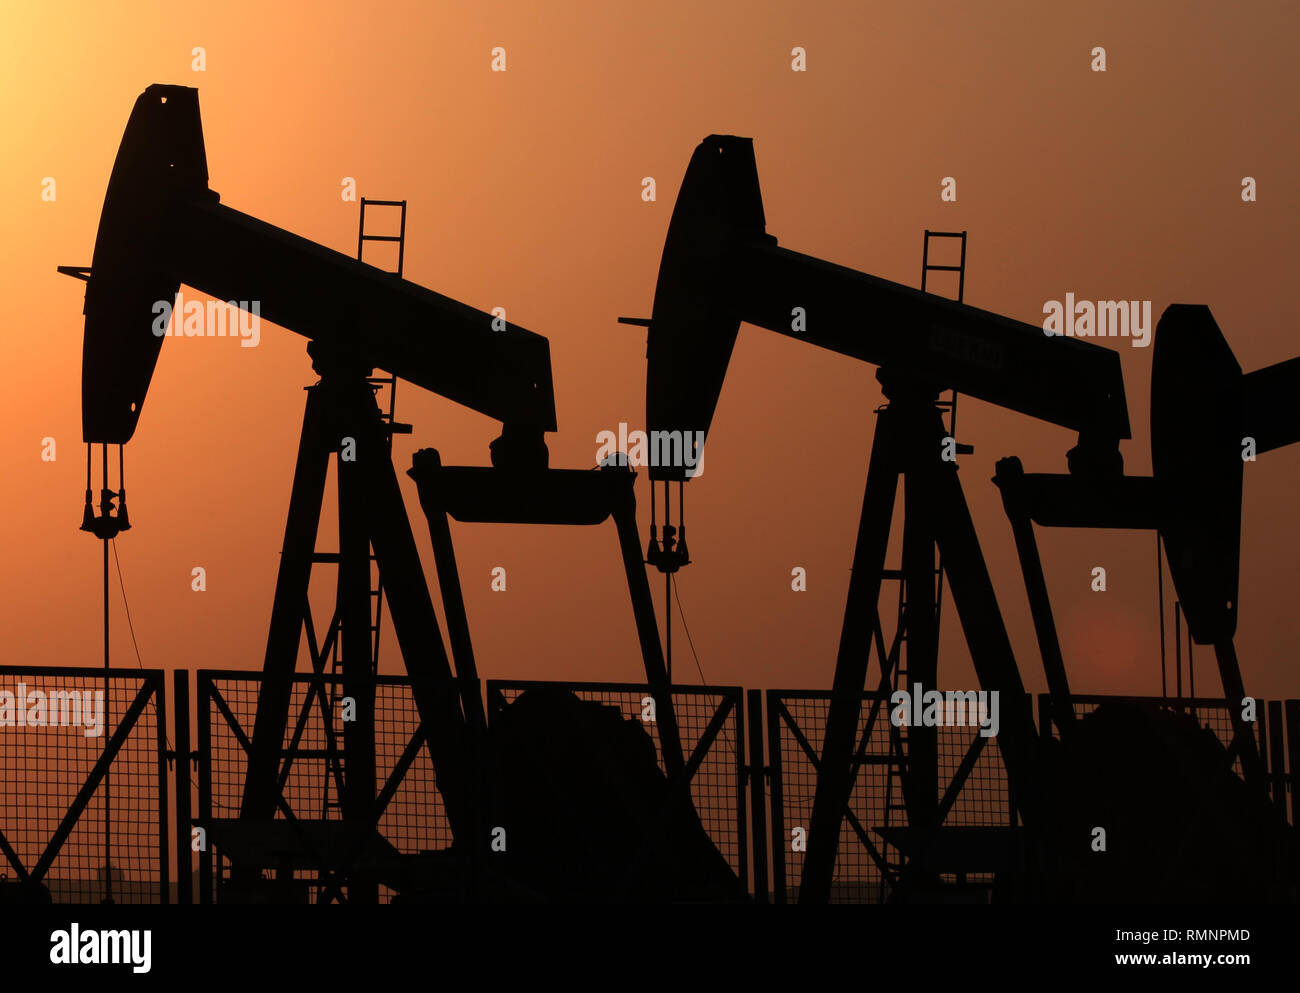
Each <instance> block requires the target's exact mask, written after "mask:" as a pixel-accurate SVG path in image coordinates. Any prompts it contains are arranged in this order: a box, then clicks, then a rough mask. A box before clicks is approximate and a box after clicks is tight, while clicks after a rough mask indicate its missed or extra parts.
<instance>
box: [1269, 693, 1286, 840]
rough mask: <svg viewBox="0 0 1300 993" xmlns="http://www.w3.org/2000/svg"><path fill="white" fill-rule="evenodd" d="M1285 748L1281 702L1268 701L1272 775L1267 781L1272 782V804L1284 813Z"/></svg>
mask: <svg viewBox="0 0 1300 993" xmlns="http://www.w3.org/2000/svg"><path fill="white" fill-rule="evenodd" d="M1284 750H1285V746H1284V745H1283V742H1282V701H1281V700H1270V701H1268V753H1269V761H1268V769H1269V772H1271V773H1272V775H1271V776H1269V779H1271V780H1272V781H1273V803H1275V804H1276V805H1277V807H1278V809H1279V810H1281V811H1282V812H1283V814H1284V815H1285V813H1286V780H1285V779H1284V774H1285V772H1286V756H1285V755H1284Z"/></svg>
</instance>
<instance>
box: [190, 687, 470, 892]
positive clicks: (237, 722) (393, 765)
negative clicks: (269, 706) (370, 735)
mask: <svg viewBox="0 0 1300 993" xmlns="http://www.w3.org/2000/svg"><path fill="white" fill-rule="evenodd" d="M261 683H262V676H261V674H260V673H247V672H214V671H201V672H199V674H198V720H199V725H200V727H199V741H200V746H199V753H200V754H199V762H200V790H199V820H200V823H205V822H207V821H210V820H212V819H213V818H216V819H218V820H221V819H228V818H234V817H238V816H239V811H240V805H241V800H242V796H243V790H244V784H245V779H246V777H247V773H248V757H249V745H250V743H251V737H252V731H253V722H254V718H255V716H256V712H257V699H258V693H259V691H260V689H261ZM345 716H350V715H345V711H344V705H343V698H342V678H341V677H335V676H331V675H324V676H315V675H311V674H298V675H295V676H294V677H293V680H292V683H291V691H290V703H289V720H288V722H287V724H286V727H285V734H284V739H283V741H282V742H281V753H280V758H281V765H280V776H279V780H280V795H281V797H282V798H283V802H284V806H285V807H287V808H288V811H289V813H286V812H285V810H284V809H283V807H277V809H276V811H275V814H274V817H275V819H277V820H288V819H290V817H292V818H293V819H294V820H297V821H302V822H319V821H341V820H342V817H343V811H342V807H341V805H340V804H341V796H342V791H343V785H344V779H343V761H342V756H343V747H344V720H345ZM374 727H375V768H376V787H377V789H379V790H380V791H382V792H384V793H385V794H386V795H389V796H390V799H389V800H388V802H387V804H386V806H385V807H384V809H383V813H382V815H381V816H380V818H379V820H378V823H377V824H376V827H377V829H378V831H379V833H380V834H381V835H382V836H383V838H384V839H386V840H387V842H388V843H389V844H390V845H392V846H393V848H395V849H396V850H397V851H398V852H399V853H401V854H407V855H411V854H418V853H420V852H431V851H441V850H444V849H446V848H448V847H450V845H451V842H452V836H451V827H450V823H449V821H448V818H447V812H446V808H445V806H444V804H443V800H442V795H441V794H440V793H439V792H438V786H437V776H436V774H435V771H434V767H433V762H432V760H431V759H430V757H429V752H428V749H427V748H426V747H424V739H423V734H422V732H421V730H420V715H419V711H418V709H417V707H416V704H415V699H414V696H413V694H412V692H411V684H410V680H409V679H406V678H402V677H397V676H379V677H377V680H376V686H375V713H374ZM230 870H231V864H230V861H229V859H228V858H226V857H225V856H224V855H223V854H222V852H221V849H220V845H219V844H217V843H215V842H214V844H213V845H212V846H210V847H209V849H208V850H207V851H206V852H204V853H203V854H202V855H201V857H200V874H201V879H203V880H206V881H207V882H206V883H204V884H203V886H202V889H206V890H207V893H206V894H203V895H202V898H205V899H215V900H218V901H219V900H220V899H221V893H222V891H223V889H224V886H225V884H226V883H227V882H228V881H229V879H230ZM294 875H295V877H299V878H301V879H302V880H304V881H305V882H306V883H307V884H308V885H307V886H306V893H307V897H308V899H309V900H311V901H313V902H315V901H317V900H319V899H320V898H321V897H322V891H321V884H320V878H319V872H312V871H307V872H302V871H298V872H295V874H294ZM379 895H380V899H381V900H382V901H385V902H387V901H389V900H391V898H392V896H393V893H392V892H391V891H390V890H388V889H387V888H385V887H380V893H379Z"/></svg>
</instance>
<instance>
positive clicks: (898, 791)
mask: <svg viewBox="0 0 1300 993" xmlns="http://www.w3.org/2000/svg"><path fill="white" fill-rule="evenodd" d="M935 238H957V239H960V241H961V256H960V260H959V261H958V263H957V265H943V264H939V263H934V262H931V261H930V241H931V239H935ZM932 272H955V273H957V296H956V298H955V299H956V300H957V302H958V303H964V302H965V300H964V297H965V294H966V232H965V231H931V230H929V229H928V228H927V229H926V231H925V238H924V241H923V244H922V253H921V292H922V293H928V292H930V290H929V288H928V284H929V278H928V277H929V274H930V273H932ZM936 405H937V406H938V408H939V410H940V411H941V416H943V417H946V423H945V425H944V428H945V430H946V432H947V434H948V436H949V437H950V438H953V439H955V438H956V436H957V434H956V433H957V391H956V390H950V391H948V394H947V395H946V396H944V397H941V398H940V399H939V400H938V401H936ZM956 451H957V452H959V453H966V452H969V451H971V449H970V447H969V446H964V445H957V446H956ZM937 558H938V561H937V563H936V565H935V570H934V586H933V588H932V589H930V590H926V591H924V592H920V593H919V595H918V594H917V593H915V592H914V593H912V594H911V596H910V600H911V602H910V603H909V591H908V589H907V583H906V581H905V579H904V575H905V574H904V572H903V569H902V568H901V566H900V568H897V569H884V570H883V571H882V572H881V579H882V580H894V581H896V582H897V583H898V620H897V624H896V627H895V634H894V640H893V644H892V645H891V646H890V649H889V653H888V655H887V656H885V657H882V658H881V660H880V663H881V666H882V667H883V668H884V670H885V678H886V679H889V680H891V687H892V690H891V692H897V691H899V690H905V689H908V688H909V687H908V683H909V680H908V673H907V652H906V651H905V646H906V644H907V624H908V616H909V610H911V609H913V608H915V609H931V608H933V610H934V622H935V627H936V629H937V628H938V625H939V619H940V613H941V609H942V606H943V558H942V556H938V557H937ZM877 625H879V620H877ZM877 634H878V635H879V631H878V632H877ZM883 643H884V640H883V637H878V638H877V644H878V645H883ZM935 688H936V687H933V686H932V687H930V689H935ZM889 738H890V755H889V760H888V761H887V762H886V763H885V765H886V773H885V806H884V822H885V826H886V827H888V826H889V823H890V818H891V817H892V816H899V817H901V819H902V821H903V823H906V822H907V813H906V812H907V804H906V803H905V802H904V800H903V788H902V779H903V777H904V776H905V775H906V774H907V757H908V755H909V751H908V744H909V743H908V735H907V728H906V727H897V726H895V725H894V723H893V721H892V720H891V721H890V722H889ZM881 852H882V855H883V857H884V861H885V863H886V865H887V866H889V868H890V869H891V870H892V871H893V872H894V873H895V874H897V873H901V871H902V869H903V865H904V859H903V857H902V854H901V853H898V852H896V850H895V849H894V848H893V846H890V845H887V844H886V845H885V846H883V847H882V850H881ZM891 852H894V853H895V854H894V856H893V857H892V858H891ZM895 878H897V875H896V877H895ZM884 898H885V889H884V887H882V888H881V899H882V900H883V899H884Z"/></svg>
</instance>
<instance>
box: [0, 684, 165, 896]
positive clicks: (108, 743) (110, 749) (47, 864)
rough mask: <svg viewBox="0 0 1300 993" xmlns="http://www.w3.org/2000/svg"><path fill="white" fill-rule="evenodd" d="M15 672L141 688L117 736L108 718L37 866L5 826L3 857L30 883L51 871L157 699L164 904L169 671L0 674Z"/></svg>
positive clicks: (160, 892)
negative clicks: (26, 860)
mask: <svg viewBox="0 0 1300 993" xmlns="http://www.w3.org/2000/svg"><path fill="white" fill-rule="evenodd" d="M15 676H17V677H22V676H37V677H41V676H44V677H47V678H59V677H68V678H75V679H95V680H102V679H110V680H112V679H116V680H131V681H138V682H139V683H140V687H139V689H138V690H136V694H135V697H134V699H133V700H132V701H131V703H130V704H129V705H128V706H127V709H126V712H125V713H124V714H123V715H122V719H121V721H120V722H119V723H118V725H117V726H116V727H115V728H113V729H112V733H111V734H110V733H109V728H108V727H107V720H106V721H105V727H104V747H103V750H102V751H101V752H100V756H99V758H98V759H97V760H96V761H95V764H94V765H93V766H92V767H91V769H90V771H89V772H88V773H87V774H86V778H85V779H84V781H83V782H82V784H81V786H80V787H79V789H78V790H77V793H76V795H75V796H74V797H73V799H72V801H71V803H69V805H68V809H67V810H66V811H65V812H64V814H63V817H62V818H60V821H59V826H58V827H57V828H55V830H54V833H53V835H52V836H51V837H50V839H49V840H48V841H47V842H46V845H45V848H44V850H43V851H42V853H41V855H40V857H39V859H38V860H37V862H36V865H34V866H33V867H32V868H31V869H28V868H27V867H25V866H24V865H23V864H22V862H21V860H20V859H19V858H18V855H17V853H16V852H15V851H14V850H13V848H12V847H11V845H10V844H9V842H8V840H7V839H6V838H5V837H4V834H3V831H2V830H0V855H3V856H4V861H5V862H6V863H8V864H9V865H10V866H11V867H12V868H13V869H14V871H15V872H16V873H17V874H18V878H19V879H20V880H21V881H23V882H24V883H30V884H36V883H39V882H40V881H41V880H42V879H44V878H45V877H46V874H47V873H48V872H49V870H50V868H51V867H52V866H53V864H54V862H55V860H56V859H57V858H58V856H59V852H60V851H62V849H63V845H64V843H65V842H66V841H67V840H68V837H69V836H70V835H71V834H72V831H73V829H74V828H75V827H76V826H77V822H78V821H80V819H81V816H82V815H83V814H84V813H85V812H86V808H87V807H88V806H89V805H90V801H91V800H92V799H93V798H94V795H95V793H96V791H97V790H98V789H99V787H100V785H101V784H102V783H103V781H104V778H105V776H108V775H111V774H112V771H113V762H114V761H115V760H116V758H117V756H118V753H119V752H120V751H121V749H122V746H123V745H124V744H125V743H126V740H127V738H128V737H130V735H131V733H132V732H133V731H134V730H135V729H136V727H137V726H138V724H139V719H140V716H141V714H143V713H144V710H145V708H146V707H147V706H148V705H149V703H150V701H152V702H153V704H154V709H155V718H156V719H155V724H156V727H155V738H156V740H155V741H154V743H153V751H154V753H155V756H156V761H155V763H154V775H155V776H156V777H157V787H158V880H157V885H158V902H159V903H161V904H166V903H169V902H170V889H171V869H170V864H169V860H168V856H169V849H170V842H171V839H170V835H169V830H168V824H169V821H168V818H169V816H170V814H171V803H170V802H169V800H168V790H167V781H168V779H169V778H170V777H169V776H168V769H167V695H166V674H165V673H164V672H163V671H162V670H161V669H113V668H107V669H104V668H97V667H94V666H21V665H4V666H0V678H4V677H15ZM108 706H109V702H108V700H105V703H104V707H105V712H106V713H105V717H107V710H108Z"/></svg>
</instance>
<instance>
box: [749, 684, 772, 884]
mask: <svg viewBox="0 0 1300 993" xmlns="http://www.w3.org/2000/svg"><path fill="white" fill-rule="evenodd" d="M747 695H748V697H749V717H748V720H747V721H746V723H747V724H748V725H749V809H750V826H751V828H752V831H751V840H750V848H749V851H750V861H751V862H752V864H753V866H754V899H755V901H757V902H758V903H767V902H768V893H767V853H768V837H767V795H766V794H767V791H766V789H765V788H764V786H765V784H764V782H763V776H764V774H765V773H766V771H767V770H766V768H765V764H764V762H763V691H762V690H749V691H747Z"/></svg>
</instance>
